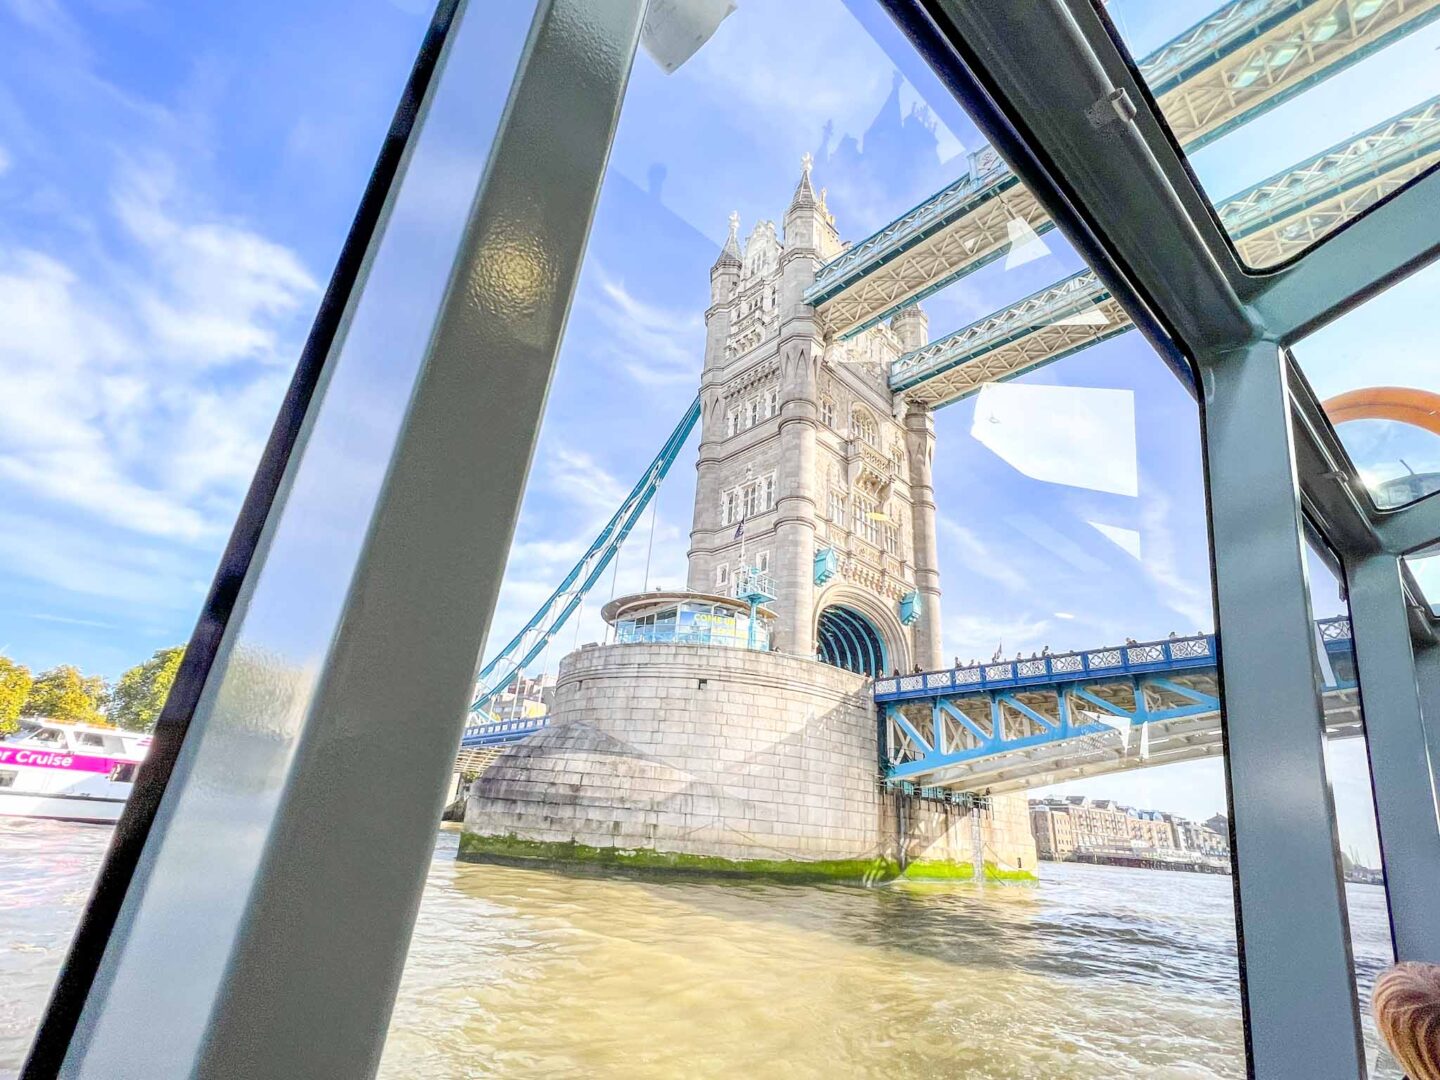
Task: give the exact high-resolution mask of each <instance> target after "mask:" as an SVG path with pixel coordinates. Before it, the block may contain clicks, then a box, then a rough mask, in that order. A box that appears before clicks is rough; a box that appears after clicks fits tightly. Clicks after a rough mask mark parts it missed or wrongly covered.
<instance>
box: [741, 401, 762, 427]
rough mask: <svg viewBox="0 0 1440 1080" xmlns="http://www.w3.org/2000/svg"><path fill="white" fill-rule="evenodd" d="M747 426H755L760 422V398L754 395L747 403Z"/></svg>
mask: <svg viewBox="0 0 1440 1080" xmlns="http://www.w3.org/2000/svg"><path fill="white" fill-rule="evenodd" d="M745 410H746V416H745V426H746V427H747V428H749V427H754V426H755V425H756V424H758V423H759V422H760V399H759V398H758V397H753V398H751V399H750V400H749V401H747V402H746V403H745Z"/></svg>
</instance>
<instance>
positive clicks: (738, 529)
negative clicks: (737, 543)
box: [734, 520, 745, 540]
mask: <svg viewBox="0 0 1440 1080" xmlns="http://www.w3.org/2000/svg"><path fill="white" fill-rule="evenodd" d="M744 535H745V522H744V520H741V522H740V524H739V525H736V526H735V536H734V539H736V540H739V539H740V538H741V537H742V536H744Z"/></svg>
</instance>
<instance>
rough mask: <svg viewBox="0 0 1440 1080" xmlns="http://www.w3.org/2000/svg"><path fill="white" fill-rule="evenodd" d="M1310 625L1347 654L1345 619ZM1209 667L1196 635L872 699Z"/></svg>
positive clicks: (935, 680)
mask: <svg viewBox="0 0 1440 1080" xmlns="http://www.w3.org/2000/svg"><path fill="white" fill-rule="evenodd" d="M1316 627H1317V629H1318V630H1319V632H1320V637H1321V640H1322V641H1324V642H1325V648H1326V651H1327V652H1328V653H1330V654H1331V655H1332V656H1334V655H1337V654H1348V653H1349V651H1350V620H1349V619H1346V618H1343V617H1342V618H1335V619H1321V620H1319V621H1318V622H1317V623H1316ZM1214 666H1215V635H1214V634H1196V635H1192V636H1189V637H1175V638H1168V639H1165V640H1162V641H1141V642H1128V643H1126V644H1124V645H1113V646H1109V647H1107V648H1103V649H1089V650H1085V651H1082V652H1067V653H1051V654H1049V655H1045V656H1032V657H1031V658H1030V659H1028V660H1026V659H1023V658H1021V659H1016V660H1001V661H997V662H995V663H991V664H976V665H974V666H972V667H957V668H949V669H947V670H943V671H921V672H916V673H914V674H912V675H899V676H892V677H890V678H886V679H876V680H875V700H876V701H904V700H906V699H907V698H921V697H934V696H935V694H936V693H937V692H944V693H949V694H952V695H953V694H956V693H962V694H963V693H967V692H971V691H974V692H981V691H988V690H1014V689H1016V688H1018V687H1025V686H1048V685H1055V684H1060V683H1070V682H1086V681H1091V680H1094V679H1097V678H1110V677H1113V676H1121V677H1123V676H1126V675H1147V674H1153V673H1155V672H1158V671H1184V670H1186V669H1188V668H1213V667H1214Z"/></svg>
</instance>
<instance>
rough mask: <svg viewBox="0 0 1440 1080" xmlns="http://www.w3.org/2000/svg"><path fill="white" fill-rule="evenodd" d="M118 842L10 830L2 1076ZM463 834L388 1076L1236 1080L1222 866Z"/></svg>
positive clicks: (1359, 952) (1373, 912) (399, 1019)
mask: <svg viewBox="0 0 1440 1080" xmlns="http://www.w3.org/2000/svg"><path fill="white" fill-rule="evenodd" d="M108 839H109V829H108V828H106V827H102V826H86V825H70V824H59V823H53V822H14V821H8V822H0V1077H5V1076H12V1075H14V1073H15V1072H16V1070H17V1069H18V1068H19V1064H20V1062H21V1060H22V1059H23V1056H24V1052H25V1048H26V1044H27V1042H28V1039H29V1037H30V1034H31V1032H32V1030H33V1026H34V1023H35V1019H36V1017H37V1015H38V1013H39V1010H40V1009H41V1007H42V1006H43V1004H44V998H45V995H46V994H47V993H48V990H49V985H50V982H51V980H52V979H53V978H54V975H55V971H56V969H57V968H58V966H59V964H60V961H61V959H62V958H63V954H64V949H65V946H66V944H67V942H68V939H69V935H70V933H71V932H72V930H73V928H74V923H75V920H76V918H77V917H78V914H79V910H80V907H81V906H82V904H83V903H84V900H85V895H86V893H87V892H88V890H89V886H90V882H91V879H92V878H93V875H94V873H95V869H96V867H97V866H98V863H99V859H100V857H101V855H102V854H103V851H104V845H105V843H106V842H107V841H108ZM455 843H456V834H455V832H454V831H453V830H450V829H447V830H444V831H442V832H441V833H440V836H439V839H438V841H437V845H436V851H435V859H434V861H433V862H432V864H431V870H430V879H429V885H428V887H427V889H426V893H425V898H424V901H423V902H422V905H421V909H420V916H419V921H418V923H417V926H416V930H415V937H414V940H413V943H412V946H411V953H410V959H409V963H408V966H407V968H406V972H405V977H404V981H403V984H402V987H401V991H400V996H399V1000H398V1002H397V1004H396V1009H395V1015H394V1019H393V1022H392V1024H391V1031H390V1040H389V1043H388V1044H387V1046H386V1049H385V1056H384V1060H383V1063H382V1066H381V1075H382V1076H383V1077H386V1078H387V1080H401V1078H406V1080H408V1078H411V1077H416V1078H422V1080H430V1078H434V1080H442V1078H445V1080H448V1078H462V1077H464V1078H470V1077H570V1076H573V1077H582V1076H583V1077H612V1076H613V1077H626V1078H627V1080H628V1078H644V1077H666V1078H669V1077H678V1076H686V1077H701V1076H707V1077H708V1076H716V1077H718V1076H733V1075H747V1076H752V1077H768V1076H775V1077H779V1076H784V1077H786V1078H796V1077H811V1076H815V1077H819V1076H829V1077H833V1076H847V1077H851V1076H853V1077H872V1076H873V1077H881V1076H884V1077H887V1078H888V1077H939V1076H945V1077H959V1078H977V1080H978V1078H986V1080H989V1078H996V1080H1000V1078H1007V1080H1008V1078H1016V1080H1019V1078H1027V1080H1028V1078H1044V1080H1049V1078H1056V1077H1067V1078H1069V1077H1073V1078H1076V1080H1081V1078H1086V1080H1088V1078H1097V1080H1098V1078H1106V1080H1110V1078H1114V1077H1120V1076H1136V1077H1140V1076H1143V1077H1151V1078H1156V1080H1191V1078H1194V1080H1200V1078H1212V1077H1241V1076H1243V1075H1244V1073H1245V1070H1244V1058H1243V1050H1242V1045H1241V1038H1242V1036H1241V1027H1240V1009H1239V995H1238V989H1237V977H1236V965H1235V951H1234V944H1235V938H1234V924H1233V917H1232V911H1231V900H1230V882H1229V879H1228V878H1222V877H1211V876H1205V875H1192V874H1171V873H1159V872H1147V871H1139V870H1123V869H1111V868H1102V867H1088V866H1073V865H1064V866H1059V865H1053V864H1046V865H1044V867H1043V868H1042V873H1043V878H1044V880H1043V882H1042V883H1041V884H1040V885H1039V886H1036V887H1033V888H1031V887H1018V886H992V887H985V888H973V887H963V886H962V887H943V888H942V887H936V888H927V887H920V886H891V887H888V888H882V889H868V890H867V889H857V888H850V887H844V886H803V887H802V886H781V885H759V884H756V885H721V884H709V883H697V882H676V881H657V880H634V879H620V878H606V877H582V876H567V875H562V874H553V873H548V872H543V871H533V870H517V869H509V868H505V867H492V866H478V865H473V864H467V863H457V862H455V861H454V851H455ZM1350 908H1351V920H1352V923H1353V924H1354V930H1355V950H1356V958H1357V968H1358V969H1359V971H1360V979H1361V985H1362V986H1364V987H1366V988H1368V986H1369V984H1370V982H1371V981H1372V980H1373V977H1374V973H1375V972H1377V971H1378V970H1379V969H1380V968H1381V967H1382V966H1383V964H1384V963H1385V962H1386V955H1387V952H1388V941H1387V933H1388V928H1387V926H1386V923H1385V911H1384V894H1383V892H1382V891H1381V890H1380V889H1375V888H1366V887H1352V888H1351V890H1350ZM1372 1052H1373V1051H1372ZM1373 1075H1376V1076H1385V1077H1389V1076H1395V1077H1398V1076H1399V1073H1398V1071H1395V1070H1393V1069H1391V1068H1390V1067H1388V1066H1383V1067H1382V1068H1380V1069H1379V1070H1377V1071H1376V1072H1375V1073H1374V1074H1373Z"/></svg>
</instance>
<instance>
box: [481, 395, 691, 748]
mask: <svg viewBox="0 0 1440 1080" xmlns="http://www.w3.org/2000/svg"><path fill="white" fill-rule="evenodd" d="M699 419H700V399H699V398H698V397H697V398H696V399H695V400H694V401H693V402H691V403H690V407H689V408H688V409H686V410H685V415H684V416H682V417H681V418H680V422H679V423H678V424H676V425H675V430H674V431H672V432H671V433H670V437H669V438H668V439H666V440H665V444H664V446H662V447H661V448H660V452H659V453H658V454H657V455H655V460H654V461H652V462H651V463H650V466H649V468H647V469H646V470H645V472H644V474H643V475H642V476H641V477H640V479H639V481H638V482H637V483H636V484H635V486H634V488H632V489H631V491H630V494H629V495H627V496H626V497H625V501H624V502H622V503H621V504H620V508H619V509H618V510H616V511H615V514H614V516H613V517H611V518H610V520H609V521H608V522H606V524H605V527H604V528H603V529H601V530H600V533H599V535H598V536H596V537H595V540H594V542H593V543H592V544H591V545H590V548H589V550H587V551H586V552H585V554H584V555H582V556H581V557H580V561H579V562H577V563H576V564H575V565H574V567H573V568H571V570H570V572H569V573H568V574H566V575H565V578H564V580H562V581H561V582H560V584H559V586H558V587H557V588H556V589H555V591H554V592H553V593H551V594H550V597H549V598H548V599H547V600H546V601H545V603H543V604H541V605H540V608H539V610H538V611H536V612H535V614H534V615H532V616H531V617H530V620H529V621H528V622H527V623H526V624H525V625H524V627H522V628H521V630H520V632H519V633H518V634H516V635H515V637H514V638H512V639H511V640H510V643H509V644H507V645H506V646H505V648H503V649H501V650H500V652H499V653H497V654H496V655H495V656H494V657H493V658H492V659H491V660H490V661H489V663H487V664H486V665H485V666H484V667H483V668H481V669H480V674H479V676H477V678H476V680H475V696H474V699H473V701H472V702H471V705H470V714H471V723H469V724H468V725H467V726H466V728H465V731H464V734H463V736H462V737H461V740H460V745H461V746H462V747H467V748H468V747H476V746H495V745H502V744H504V743H507V742H514V741H516V740H518V739H522V738H524V737H525V736H527V735H531V734H533V733H534V732H535V731H537V730H539V728H540V727H542V726H543V724H542V723H540V721H539V720H538V719H536V720H532V719H529V718H526V719H504V720H502V719H499V718H497V717H496V716H494V715H493V713H491V712H490V711H489V706H490V704H491V702H492V701H493V700H494V698H495V696H496V695H497V694H499V693H500V692H501V691H502V690H504V689H505V687H507V686H509V685H510V684H511V682H513V681H514V679H515V677H516V676H517V675H519V674H520V673H521V672H522V671H524V670H525V668H526V667H527V666H529V665H530V664H531V663H533V662H534V661H535V659H536V658H537V657H538V656H539V655H540V654H541V653H542V652H543V651H544V650H545V646H546V645H548V644H549V643H550V641H551V639H553V638H554V637H555V635H556V634H558V633H559V632H560V630H561V628H562V627H564V626H565V624H566V623H567V622H568V621H569V619H570V618H571V617H572V616H573V615H574V614H575V613H576V611H578V610H579V608H580V606H581V604H583V603H584V601H585V597H586V595H587V594H588V593H589V592H590V590H591V589H592V588H594V586H595V583H596V582H598V581H599V580H600V578H601V576H602V575H603V574H604V573H605V569H606V568H607V567H608V566H609V565H610V564H611V563H612V562H613V561H614V560H615V556H616V555H617V554H618V553H619V551H620V545H621V544H623V543H624V542H625V538H626V537H627V536H629V535H630V531H631V530H632V529H633V528H634V527H635V523H636V522H638V521H639V520H640V517H641V515H642V514H644V512H645V508H646V507H647V506H649V505H650V500H651V499H652V498H654V496H655V492H656V491H657V490H658V489H659V487H660V484H661V481H663V480H664V479H665V476H666V474H667V473H668V472H669V471H670V467H671V466H672V465H674V464H675V459H676V458H677V457H678V456H679V454H680V450H681V449H682V448H683V447H684V445H685V440H686V439H688V438H689V437H690V433H691V432H692V431H693V430H694V429H695V424H696V422H697V421H699ZM527 724H528V725H531V726H530V727H528V729H527V728H526V725H527Z"/></svg>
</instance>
